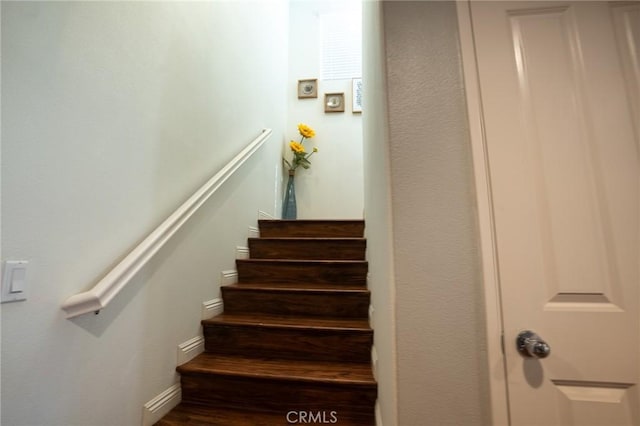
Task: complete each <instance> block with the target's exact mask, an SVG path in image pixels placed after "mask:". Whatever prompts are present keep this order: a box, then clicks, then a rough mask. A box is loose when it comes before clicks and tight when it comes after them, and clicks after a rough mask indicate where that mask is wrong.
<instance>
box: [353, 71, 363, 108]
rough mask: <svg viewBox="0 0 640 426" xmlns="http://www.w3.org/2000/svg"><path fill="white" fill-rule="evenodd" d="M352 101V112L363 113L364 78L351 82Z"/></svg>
mask: <svg viewBox="0 0 640 426" xmlns="http://www.w3.org/2000/svg"><path fill="white" fill-rule="evenodd" d="M351 101H352V102H351V111H352V112H353V113H354V114H359V113H362V78H354V79H353V80H352V81H351Z"/></svg>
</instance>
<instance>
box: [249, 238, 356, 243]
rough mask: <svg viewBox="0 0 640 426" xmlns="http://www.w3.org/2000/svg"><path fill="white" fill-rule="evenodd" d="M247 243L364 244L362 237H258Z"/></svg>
mask: <svg viewBox="0 0 640 426" xmlns="http://www.w3.org/2000/svg"><path fill="white" fill-rule="evenodd" d="M248 240H249V241H257V240H260V241H292V242H296V241H328V242H342V241H344V242H347V243H350V242H365V241H367V239H366V238H364V237H259V238H255V237H254V238H249V239H248Z"/></svg>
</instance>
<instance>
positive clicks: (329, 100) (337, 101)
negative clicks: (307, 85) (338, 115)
mask: <svg viewBox="0 0 640 426" xmlns="http://www.w3.org/2000/svg"><path fill="white" fill-rule="evenodd" d="M324 112H344V93H325V94H324Z"/></svg>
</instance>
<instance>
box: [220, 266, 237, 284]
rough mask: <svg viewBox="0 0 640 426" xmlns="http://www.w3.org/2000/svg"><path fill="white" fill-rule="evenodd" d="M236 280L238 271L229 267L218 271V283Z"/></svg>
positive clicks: (230, 282)
mask: <svg viewBox="0 0 640 426" xmlns="http://www.w3.org/2000/svg"><path fill="white" fill-rule="evenodd" d="M237 282H238V271H236V270H235V269H229V270H227V271H222V272H221V273H220V285H221V286H223V285H229V284H235V283H237Z"/></svg>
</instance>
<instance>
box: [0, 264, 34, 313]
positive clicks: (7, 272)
mask: <svg viewBox="0 0 640 426" xmlns="http://www.w3.org/2000/svg"><path fill="white" fill-rule="evenodd" d="M28 265H29V262H28V261H26V260H7V261H6V262H5V263H4V274H3V275H2V303H5V302H18V301H20V300H27V266H28Z"/></svg>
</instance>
